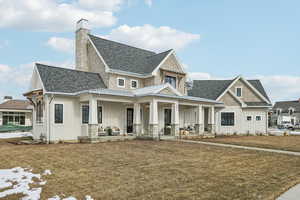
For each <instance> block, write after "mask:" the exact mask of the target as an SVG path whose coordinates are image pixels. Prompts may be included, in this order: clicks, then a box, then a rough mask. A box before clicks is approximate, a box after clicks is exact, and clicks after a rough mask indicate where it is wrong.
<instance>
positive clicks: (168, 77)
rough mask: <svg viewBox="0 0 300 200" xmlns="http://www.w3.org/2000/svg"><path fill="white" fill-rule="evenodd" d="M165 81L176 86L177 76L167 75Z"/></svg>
mask: <svg viewBox="0 0 300 200" xmlns="http://www.w3.org/2000/svg"><path fill="white" fill-rule="evenodd" d="M165 83H170V85H172V86H173V87H174V88H176V77H173V76H165Z"/></svg>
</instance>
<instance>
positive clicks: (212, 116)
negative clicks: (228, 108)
mask: <svg viewBox="0 0 300 200" xmlns="http://www.w3.org/2000/svg"><path fill="white" fill-rule="evenodd" d="M209 113H210V132H211V133H212V134H214V133H215V132H216V125H215V107H214V106H211V108H210V112H209Z"/></svg>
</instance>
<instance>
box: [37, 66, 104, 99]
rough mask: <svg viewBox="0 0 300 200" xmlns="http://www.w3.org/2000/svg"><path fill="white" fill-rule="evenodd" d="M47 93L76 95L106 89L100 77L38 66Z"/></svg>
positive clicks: (89, 73) (59, 68) (90, 73)
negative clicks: (81, 92)
mask: <svg viewBox="0 0 300 200" xmlns="http://www.w3.org/2000/svg"><path fill="white" fill-rule="evenodd" d="M36 67H37V70H38V72H39V74H40V76H41V80H42V82H43V84H44V87H45V89H46V91H47V92H63V93H74V92H79V91H83V90H91V89H99V88H106V86H105V84H104V82H103V80H102V79H101V77H100V75H99V74H97V73H92V72H83V71H78V70H73V69H66V68H61V67H54V66H48V65H43V64H38V63H37V64H36Z"/></svg>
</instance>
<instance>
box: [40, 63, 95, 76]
mask: <svg viewBox="0 0 300 200" xmlns="http://www.w3.org/2000/svg"><path fill="white" fill-rule="evenodd" d="M35 64H38V65H42V66H44V67H52V68H58V69H64V70H69V71H77V72H84V73H90V74H98V73H95V72H87V71H82V70H78V69H71V68H65V67H58V66H53V65H48V64H43V63H35Z"/></svg>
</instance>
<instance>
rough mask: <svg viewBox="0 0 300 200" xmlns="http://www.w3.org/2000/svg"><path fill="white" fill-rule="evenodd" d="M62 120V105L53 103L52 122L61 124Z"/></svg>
mask: <svg viewBox="0 0 300 200" xmlns="http://www.w3.org/2000/svg"><path fill="white" fill-rule="evenodd" d="M63 122H64V105H63V104H54V123H55V124H62V123H63Z"/></svg>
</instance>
